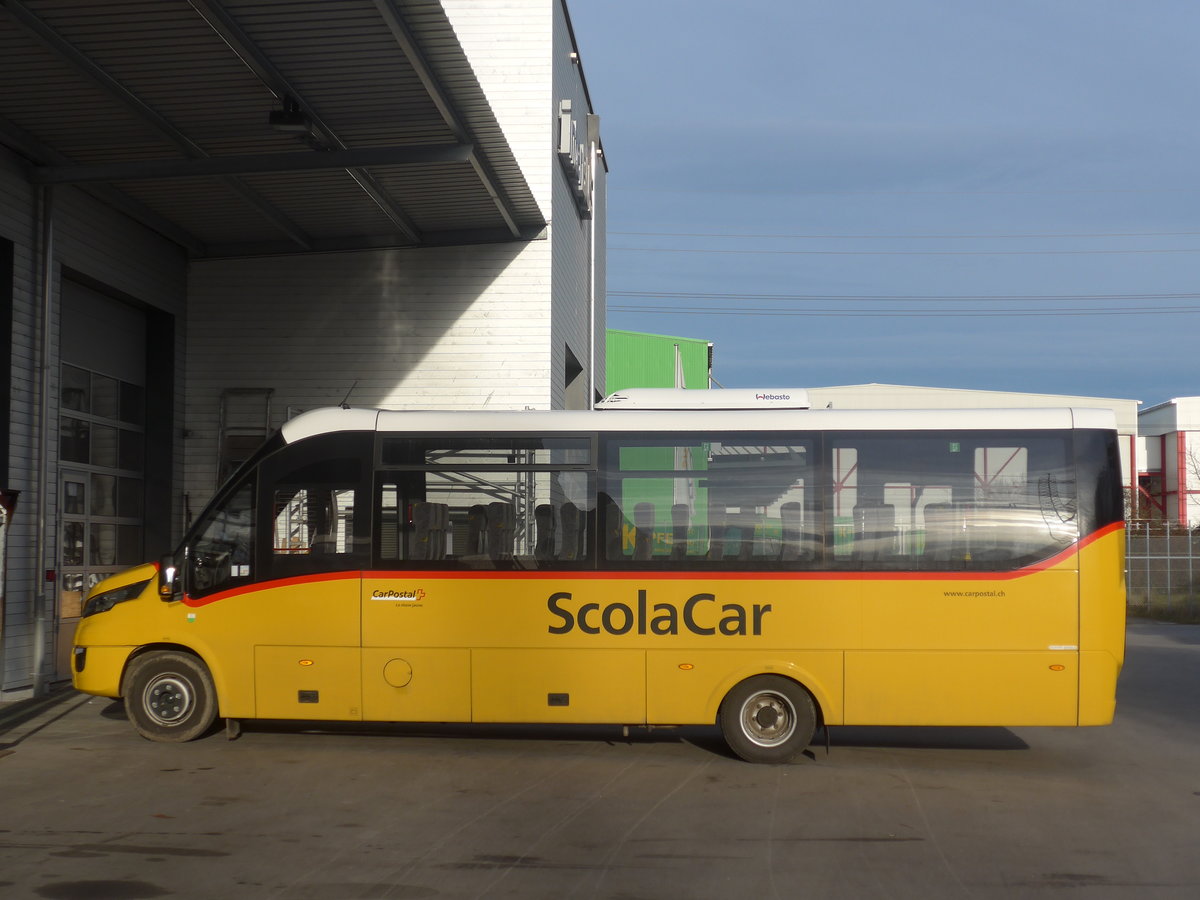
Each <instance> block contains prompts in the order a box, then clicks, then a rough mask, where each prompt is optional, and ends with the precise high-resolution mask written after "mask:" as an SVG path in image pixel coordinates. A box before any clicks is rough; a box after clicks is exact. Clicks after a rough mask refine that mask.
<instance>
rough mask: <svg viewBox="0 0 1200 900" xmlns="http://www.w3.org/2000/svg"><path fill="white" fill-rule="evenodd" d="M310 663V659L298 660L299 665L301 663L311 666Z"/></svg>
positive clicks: (311, 662)
mask: <svg viewBox="0 0 1200 900" xmlns="http://www.w3.org/2000/svg"><path fill="white" fill-rule="evenodd" d="M312 664H313V661H312V660H311V659H302V660H300V665H302V666H311V665H312Z"/></svg>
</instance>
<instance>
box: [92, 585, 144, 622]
mask: <svg viewBox="0 0 1200 900" xmlns="http://www.w3.org/2000/svg"><path fill="white" fill-rule="evenodd" d="M149 583H150V580H149V579H147V580H146V581H138V582H136V583H134V584H127V585H125V586H124V587H119V588H114V589H113V590H111V591H105V592H104V593H103V594H97V595H96V596H95V597H92V598H90V599H89V600H88V602H87V605H86V606H85V607H84V608H83V618H85V619H86V618H87V617H88V616H94V615H95V614H96V613H102V612H108V611H109V610H110V609H112V608H113V607H114V606H116V605H117V604H118V603H124V602H125V601H126V600H133V599H134V598H135V597H138V596H140V595H141V593H142V591H144V590H145V589H146V585H148V584H149Z"/></svg>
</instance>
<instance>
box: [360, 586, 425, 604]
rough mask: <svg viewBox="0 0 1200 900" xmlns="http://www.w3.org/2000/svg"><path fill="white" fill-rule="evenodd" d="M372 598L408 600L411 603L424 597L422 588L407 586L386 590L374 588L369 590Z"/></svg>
mask: <svg viewBox="0 0 1200 900" xmlns="http://www.w3.org/2000/svg"><path fill="white" fill-rule="evenodd" d="M371 599H372V600H408V601H409V602H411V603H420V602H421V601H422V600H424V599H425V590H424V588H408V589H397V588H388V589H387V590H375V591H372V592H371Z"/></svg>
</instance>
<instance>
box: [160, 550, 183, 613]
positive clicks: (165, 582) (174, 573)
mask: <svg viewBox="0 0 1200 900" xmlns="http://www.w3.org/2000/svg"><path fill="white" fill-rule="evenodd" d="M178 578H179V570H178V569H177V568H175V557H173V556H171V555H170V554H169V553H168V554H167V555H166V556H164V557H163V558H162V559H160V560H159V561H158V599H160V600H162V601H163V602H164V603H167V602H170V601H171V600H173V599H174V597H175V583H176V581H177V579H178Z"/></svg>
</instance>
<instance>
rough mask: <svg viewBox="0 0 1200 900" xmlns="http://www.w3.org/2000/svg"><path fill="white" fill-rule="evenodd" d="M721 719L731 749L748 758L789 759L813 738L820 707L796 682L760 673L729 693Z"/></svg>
mask: <svg viewBox="0 0 1200 900" xmlns="http://www.w3.org/2000/svg"><path fill="white" fill-rule="evenodd" d="M717 723H718V724H719V725H720V727H721V734H722V735H723V736H724V738H725V742H726V743H727V744H728V745H729V749H730V750H732V751H733V752H734V753H736V754H737V755H738V756H740V757H741V758H742V759H744V760H746V762H752V763H785V762H787V761H788V760H790V759H792V757H794V756H796V754H798V753H800V751H802V750H803V749H804V748H805V747H807V746H808V745H809V742H810V741H812V736H813V732H814V731H816V727H817V711H816V707H815V706H814V705H813V701H812V697H810V696H809V694H808V691H806V690H805V689H804V688H802V687H801V686H800V685H798V684H797V683H796V682H794V681H792V680H791V679H789V678H784V677H782V676H780V675H758V676H755V677H754V678H747V679H746V680H745V681H743V682H741V683H740V684H738V685H737V686H735V687H734V688H733V690H731V691H730V692H729V693H728V694H726V695H725V699H724V700H723V701H722V702H721V708H720V711H719V712H718V713H717Z"/></svg>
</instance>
